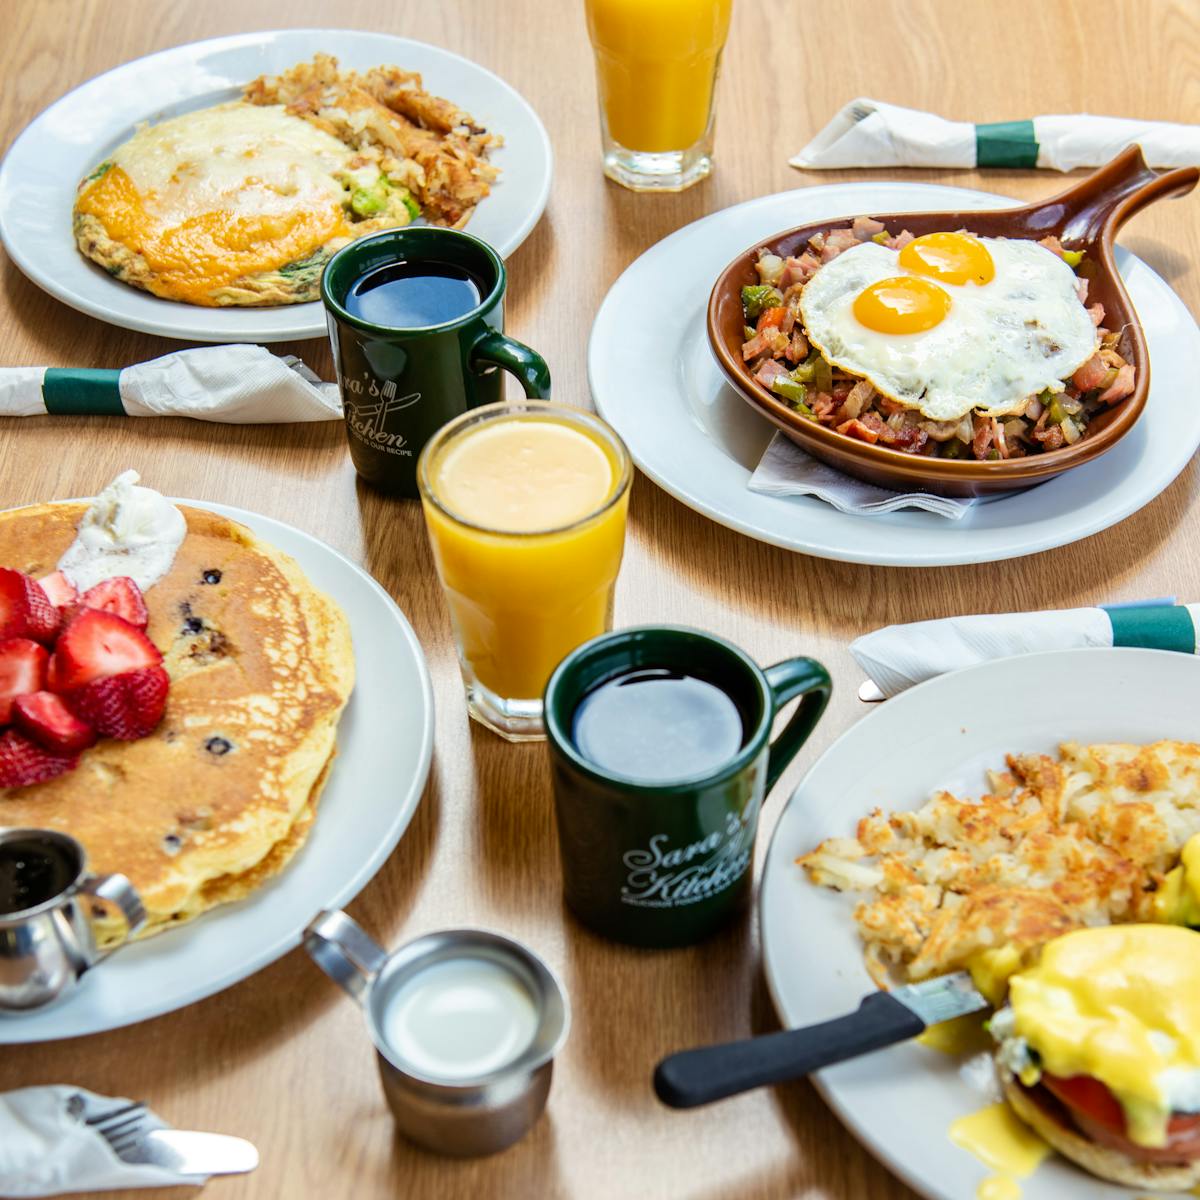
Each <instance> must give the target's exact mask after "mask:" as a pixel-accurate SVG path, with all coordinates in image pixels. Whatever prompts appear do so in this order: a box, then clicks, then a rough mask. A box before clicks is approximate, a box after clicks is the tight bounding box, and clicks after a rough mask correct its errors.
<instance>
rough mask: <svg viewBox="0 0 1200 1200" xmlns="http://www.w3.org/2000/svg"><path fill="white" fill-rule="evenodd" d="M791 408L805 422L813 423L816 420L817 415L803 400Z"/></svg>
mask: <svg viewBox="0 0 1200 1200" xmlns="http://www.w3.org/2000/svg"><path fill="white" fill-rule="evenodd" d="M793 407H794V408H795V409H796V411H797V412H798V413H799V414H800V415H801V416H802V417H803V418H804V419H805V420H806V421H815V420H816V419H817V414H816V413H815V412H813V410H812V409H811V408H809V407H808V405H807V404H805V403H804V401H803V400H799V401H797V402H796V404H795V405H794V406H793Z"/></svg>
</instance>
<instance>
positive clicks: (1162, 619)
mask: <svg viewBox="0 0 1200 1200" xmlns="http://www.w3.org/2000/svg"><path fill="white" fill-rule="evenodd" d="M1104 611H1105V612H1107V613H1108V619H1109V620H1110V621H1111V622H1112V631H1113V645H1114V646H1142V647H1144V648H1145V649H1147V650H1178V651H1179V652H1180V653H1182V654H1195V653H1196V627H1195V625H1194V624H1193V623H1192V614H1191V613H1190V612H1188V610H1187V609H1186V608H1184V607H1183V606H1182V605H1175V604H1157V605H1153V606H1149V607H1142V608H1107V609H1105V610H1104Z"/></svg>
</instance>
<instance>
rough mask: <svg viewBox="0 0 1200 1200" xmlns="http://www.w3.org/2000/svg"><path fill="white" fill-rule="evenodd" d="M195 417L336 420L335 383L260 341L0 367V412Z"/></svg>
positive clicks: (254, 421) (239, 421)
mask: <svg viewBox="0 0 1200 1200" xmlns="http://www.w3.org/2000/svg"><path fill="white" fill-rule="evenodd" d="M47 413H51V414H54V415H58V414H66V415H72V416H79V415H85V416H118V417H120V416H128V417H194V418H196V420H199V421H220V422H223V423H225V424H230V425H260V424H270V423H274V422H279V423H284V422H290V421H336V420H340V419H341V416H342V405H341V400H340V399H339V397H338V389H337V384H334V383H322V382H321V380H320V379H319V378H318V377H317V376H316V375H315V374H314V373H313V372H312V371H311V370H309V368H308V367H306V366H305V365H304V363H303V362H301V361H300V359H298V358H296V357H294V356H292V355H288V356H286V357H282V358H281V357H277V356H276V355H274V354H272V353H271V352H270V351H269V350H267V349H266V348H265V347H264V346H249V345H234V346H201V347H199V348H198V349H195V350H178V351H176V352H175V353H174V354H167V355H164V356H163V357H162V358H155V359H151V361H150V362H144V363H138V364H136V365H135V366H132V367H125V368H124V370H120V371H98V370H88V369H82V368H80V369H75V368H70V367H0V416H6V417H32V416H45V415H46V414H47Z"/></svg>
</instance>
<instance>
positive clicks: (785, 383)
mask: <svg viewBox="0 0 1200 1200" xmlns="http://www.w3.org/2000/svg"><path fill="white" fill-rule="evenodd" d="M771 391H773V392H774V393H775V395H777V396H782V397H783V398H784V399H785V400H788V401H790V402H791V403H792V404H794V405H797V406H798V405H801V404H803V403H804V401H805V400H807V399H808V388H806V387H805V386H804V384H802V383H797V382H796V381H795V380H794V379H790V378H788V376H786V375H776V376H775V378H774V379H772V380H771Z"/></svg>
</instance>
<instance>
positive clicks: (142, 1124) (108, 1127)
mask: <svg viewBox="0 0 1200 1200" xmlns="http://www.w3.org/2000/svg"><path fill="white" fill-rule="evenodd" d="M87 1124H88V1125H91V1126H92V1128H93V1129H95V1130H96V1132H97V1133H99V1134H100V1136H101V1137H102V1138H103V1139H104V1140H105V1141H106V1142H107V1143H108V1144H109V1146H110V1147H111V1148H112V1152H113V1153H114V1154H115V1155H116V1156H117V1157H118V1158H126V1157H127V1156H128V1155H129V1154H130V1153H131V1152H132V1151H133V1150H134V1149H135V1148H136V1146H137V1144H138V1143H139V1142H140V1141H141V1140H142V1139H143V1138H144V1137H145V1136H146V1134H147V1133H148V1132H149V1125H150V1114H149V1112H148V1111H147V1109H146V1106H145V1105H144V1104H140V1103H134V1104H125V1105H122V1106H121V1107H120V1108H114V1109H112V1111H110V1112H106V1113H104V1115H103V1116H98V1117H88V1119H87Z"/></svg>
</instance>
